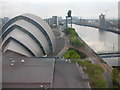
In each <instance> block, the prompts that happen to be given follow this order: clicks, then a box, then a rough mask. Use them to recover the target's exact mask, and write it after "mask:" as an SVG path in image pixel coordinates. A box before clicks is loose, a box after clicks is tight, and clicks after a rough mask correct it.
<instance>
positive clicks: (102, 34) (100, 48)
mask: <svg viewBox="0 0 120 90" xmlns="http://www.w3.org/2000/svg"><path fill="white" fill-rule="evenodd" d="M73 28H75V30H76V32H77V33H78V35H79V37H80V38H82V39H83V40H84V41H85V42H86V43H87V44H88V45H89V46H90V47H91V48H92V49H93V50H94V51H95V52H96V53H103V52H118V51H119V50H118V36H119V35H118V34H115V33H112V32H108V31H103V30H99V29H97V28H92V27H86V26H80V25H75V24H73ZM103 60H105V61H106V62H107V63H108V64H110V65H112V66H118V57H115V58H103Z"/></svg>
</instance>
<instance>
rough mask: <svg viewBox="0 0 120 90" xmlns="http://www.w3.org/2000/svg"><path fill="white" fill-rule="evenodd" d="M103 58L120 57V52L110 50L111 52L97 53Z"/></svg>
mask: <svg viewBox="0 0 120 90" xmlns="http://www.w3.org/2000/svg"><path fill="white" fill-rule="evenodd" d="M97 55H99V57H101V58H113V57H120V52H110V53H97Z"/></svg>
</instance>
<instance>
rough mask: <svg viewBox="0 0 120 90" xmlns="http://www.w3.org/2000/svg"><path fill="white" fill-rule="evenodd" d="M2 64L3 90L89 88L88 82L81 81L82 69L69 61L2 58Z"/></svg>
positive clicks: (48, 58) (46, 58) (47, 58)
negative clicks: (6, 89) (9, 89)
mask: <svg viewBox="0 0 120 90" xmlns="http://www.w3.org/2000/svg"><path fill="white" fill-rule="evenodd" d="M12 60H14V65H13V66H11V64H12ZM21 60H24V61H25V62H24V63H22V62H21ZM2 64H3V69H2V71H3V72H2V73H3V74H2V75H3V77H2V79H3V88H40V87H41V85H43V87H46V88H50V87H52V88H89V85H88V81H86V80H83V79H84V78H85V77H84V73H83V71H82V69H80V68H79V67H78V66H77V64H76V63H72V62H69V60H68V61H66V60H65V59H64V60H63V59H60V58H57V57H56V58H54V57H53V58H52V57H51V58H50V57H43V58H35V57H33V58H28V57H22V56H21V57H19V58H17V57H12V58H11V57H4V58H3V60H2ZM85 79H86V78H85Z"/></svg>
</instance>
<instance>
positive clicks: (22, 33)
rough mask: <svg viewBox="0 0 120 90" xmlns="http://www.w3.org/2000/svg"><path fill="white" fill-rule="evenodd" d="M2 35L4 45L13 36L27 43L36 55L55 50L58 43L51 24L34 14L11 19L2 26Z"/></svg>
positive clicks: (24, 43)
mask: <svg viewBox="0 0 120 90" xmlns="http://www.w3.org/2000/svg"><path fill="white" fill-rule="evenodd" d="M2 37H3V39H2V40H3V41H2V47H3V45H4V43H5V42H6V41H7V39H9V38H10V37H12V38H14V39H15V40H18V41H19V42H20V43H22V44H23V45H25V46H26V47H27V48H28V49H29V50H30V51H31V52H32V53H33V54H34V55H35V56H36V57H39V56H43V55H46V54H49V53H50V52H54V48H55V43H56V41H55V36H54V34H53V32H52V30H51V28H50V27H49V25H48V24H47V23H46V22H44V21H43V20H42V19H41V18H40V17H38V16H35V15H32V14H24V15H20V16H17V17H15V18H13V19H11V20H9V21H8V22H7V23H6V24H5V25H4V26H3V27H2ZM22 44H21V45H22ZM4 47H5V46H4ZM13 47H14V46H13ZM5 49H6V48H5ZM6 50H7V49H6ZM18 51H19V50H18ZM22 54H23V53H22ZM28 56H29V55H28Z"/></svg>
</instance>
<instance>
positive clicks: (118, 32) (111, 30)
mask: <svg viewBox="0 0 120 90" xmlns="http://www.w3.org/2000/svg"><path fill="white" fill-rule="evenodd" d="M74 24H77V25H81V26H87V27H93V28H98V29H100V30H105V31H109V32H113V33H116V34H120V31H117V30H114V29H110V28H105V27H100V26H96V25H91V24H82V23H74Z"/></svg>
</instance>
